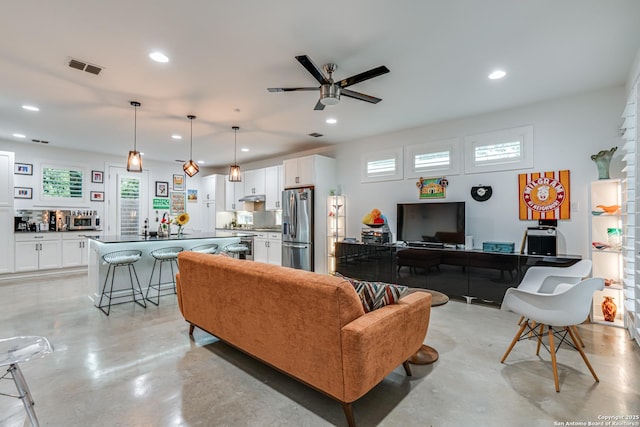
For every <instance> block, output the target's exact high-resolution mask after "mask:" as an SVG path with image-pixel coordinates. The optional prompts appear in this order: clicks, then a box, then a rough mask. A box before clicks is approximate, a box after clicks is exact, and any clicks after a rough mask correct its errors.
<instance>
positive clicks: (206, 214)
mask: <svg viewBox="0 0 640 427" xmlns="http://www.w3.org/2000/svg"><path fill="white" fill-rule="evenodd" d="M202 180H203V201H202V218H203V228H204V231H206V232H209V231H214V230H215V229H216V212H219V211H223V210H224V209H225V176H224V175H208V176H205V177H204V178H203V179H202Z"/></svg>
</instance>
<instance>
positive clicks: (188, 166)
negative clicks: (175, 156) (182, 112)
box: [182, 115, 200, 177]
mask: <svg viewBox="0 0 640 427" xmlns="http://www.w3.org/2000/svg"><path fill="white" fill-rule="evenodd" d="M195 118H196V116H192V115H188V116H187V119H189V120H190V121H191V138H189V161H188V162H185V163H184V165H182V169H183V170H184V173H186V174H187V175H189V177H192V176H193V175H195V174H197V173H198V171H200V168H199V167H198V165H197V164H196V163H195V162H194V161H193V119H195Z"/></svg>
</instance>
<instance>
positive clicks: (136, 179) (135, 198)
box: [106, 166, 149, 235]
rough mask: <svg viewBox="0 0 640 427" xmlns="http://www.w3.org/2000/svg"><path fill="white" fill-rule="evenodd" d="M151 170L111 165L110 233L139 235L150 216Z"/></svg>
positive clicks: (109, 194) (108, 210)
mask: <svg viewBox="0 0 640 427" xmlns="http://www.w3.org/2000/svg"><path fill="white" fill-rule="evenodd" d="M148 188H149V172H148V171H147V170H143V171H142V172H141V173H132V172H127V170H126V169H125V168H123V167H118V166H110V167H109V192H108V194H107V203H108V209H107V212H108V214H107V223H106V231H107V234H109V235H113V234H116V235H122V234H138V233H141V232H142V227H143V226H144V220H145V219H146V218H148V217H149V199H148V197H149V196H148V194H149V191H148Z"/></svg>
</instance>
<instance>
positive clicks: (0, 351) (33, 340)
mask: <svg viewBox="0 0 640 427" xmlns="http://www.w3.org/2000/svg"><path fill="white" fill-rule="evenodd" d="M52 352H53V347H51V344H50V343H49V341H48V340H47V339H46V338H45V337H39V336H21V337H12V338H5V339H0V366H8V367H9V368H8V369H7V372H6V373H5V374H4V375H2V376H0V380H1V379H8V378H11V379H13V382H14V383H15V385H16V388H17V389H18V395H17V396H14V395H12V394H5V393H0V395H2V396H8V397H15V398H17V399H20V400H22V403H23V404H24V409H25V411H27V415H28V416H29V421H31V425H32V426H34V427H37V426H39V425H40V424H39V422H38V417H36V412H35V411H34V410H33V405H34V404H35V402H34V401H33V396H32V395H31V391H30V390H29V386H28V385H27V381H26V380H25V379H24V375H23V374H22V370H21V369H20V366H18V363H22V362H28V361H29V360H32V359H37V358H40V357H44V356H46V355H47V354H49V353H52Z"/></svg>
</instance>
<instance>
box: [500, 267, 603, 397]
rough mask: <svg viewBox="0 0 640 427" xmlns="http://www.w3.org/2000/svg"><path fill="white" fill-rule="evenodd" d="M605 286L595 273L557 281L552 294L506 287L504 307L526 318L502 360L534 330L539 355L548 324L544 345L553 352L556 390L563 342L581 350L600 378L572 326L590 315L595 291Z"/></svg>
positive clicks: (594, 375) (581, 353) (585, 361)
mask: <svg viewBox="0 0 640 427" xmlns="http://www.w3.org/2000/svg"><path fill="white" fill-rule="evenodd" d="M603 288H604V280H603V279H602V278H599V277H595V278H591V279H586V280H583V281H582V282H580V283H577V284H569V283H565V284H558V285H557V287H556V292H555V293H552V294H544V293H536V292H529V291H524V290H521V289H517V288H510V289H507V292H506V294H505V296H504V300H503V301H502V310H507V311H513V312H514V313H517V314H520V315H521V316H523V317H524V318H525V319H526V320H525V321H524V322H522V324H521V326H520V329H519V330H518V333H517V334H516V336H515V337H514V338H513V341H511V345H509V348H508V349H507V351H506V352H505V354H504V356H502V359H501V360H500V363H504V361H505V359H506V358H507V356H509V353H511V350H512V349H513V347H514V346H515V345H516V343H517V342H518V341H520V340H524V339H528V338H529V337H528V335H529V334H533V335H534V336H535V337H536V338H537V340H538V347H537V350H536V355H539V353H540V345H544V344H543V343H542V337H543V335H544V328H545V326H546V327H547V328H548V336H549V346H548V347H547V346H546V345H545V348H546V349H547V350H548V351H549V353H551V364H552V366H553V379H554V382H555V386H556V391H557V392H559V391H560V385H559V381H558V366H557V363H556V351H557V349H558V348H560V345H561V344H562V343H563V342H566V343H567V344H568V345H570V346H571V347H573V348H575V349H576V350H577V351H578V352H579V353H580V356H582V360H584V363H585V364H586V365H587V368H589V371H591V375H593V378H594V379H595V380H596V381H598V382H599V381H600V380H599V379H598V376H597V375H596V372H595V371H594V370H593V367H591V364H590V363H589V360H588V359H587V356H586V354H585V353H584V351H583V350H582V346H581V345H579V344H578V341H577V338H576V336H575V333H574V332H573V329H572V326H575V325H577V324H579V323H582V322H583V321H584V319H586V318H587V316H588V314H589V310H590V308H591V300H592V298H593V293H594V292H595V291H597V290H602V289H603ZM533 322H535V323H533ZM536 329H537V330H536ZM567 335H569V337H570V338H571V341H572V342H569V340H567V339H566V338H567ZM554 337H556V338H559V339H560V342H559V343H558V346H557V347H556V346H555V343H554Z"/></svg>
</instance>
